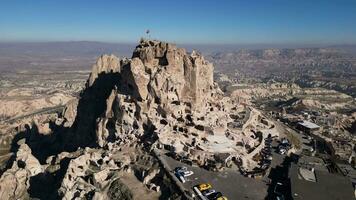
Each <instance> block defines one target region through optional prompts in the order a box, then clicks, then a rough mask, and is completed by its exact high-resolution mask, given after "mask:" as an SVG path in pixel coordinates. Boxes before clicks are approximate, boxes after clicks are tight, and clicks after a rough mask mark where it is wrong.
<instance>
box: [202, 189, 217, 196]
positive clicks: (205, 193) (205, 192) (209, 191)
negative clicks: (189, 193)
mask: <svg viewBox="0 0 356 200" xmlns="http://www.w3.org/2000/svg"><path fill="white" fill-rule="evenodd" d="M214 192H216V191H215V190H213V189H207V190H203V191H202V192H201V193H202V194H203V195H204V196H209V195H210V194H212V193H214Z"/></svg>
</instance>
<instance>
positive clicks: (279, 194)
mask: <svg viewBox="0 0 356 200" xmlns="http://www.w3.org/2000/svg"><path fill="white" fill-rule="evenodd" d="M283 191H284V185H283V184H282V183H281V182H277V183H276V185H275V186H274V190H273V192H274V194H275V195H276V199H277V200H284V199H285V198H284V194H283V193H284V192H283Z"/></svg>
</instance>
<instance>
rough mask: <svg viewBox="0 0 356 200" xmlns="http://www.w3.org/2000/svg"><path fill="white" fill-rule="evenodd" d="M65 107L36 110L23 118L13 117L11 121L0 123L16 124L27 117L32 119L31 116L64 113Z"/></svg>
mask: <svg viewBox="0 0 356 200" xmlns="http://www.w3.org/2000/svg"><path fill="white" fill-rule="evenodd" d="M65 107H66V106H65V105H60V106H54V107H49V108H43V109H40V110H36V111H34V112H32V113H29V114H26V115H21V116H18V117H13V118H10V119H7V120H4V121H0V123H13V122H15V121H17V120H21V119H24V118H27V117H31V116H34V115H39V114H45V113H53V112H58V111H63V109H64V108H65Z"/></svg>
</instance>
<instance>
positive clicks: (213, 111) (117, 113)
mask: <svg viewBox="0 0 356 200" xmlns="http://www.w3.org/2000/svg"><path fill="white" fill-rule="evenodd" d="M261 121H263V122H264V123H263V124H261ZM55 125H56V126H55ZM55 125H53V127H52V128H53V133H51V134H49V135H45V136H43V135H41V136H38V137H33V138H36V139H38V140H43V141H42V142H41V141H39V142H38V141H36V142H34V141H31V142H29V144H31V145H29V146H30V147H31V148H33V149H36V153H35V152H34V155H41V159H39V160H40V161H41V163H42V165H41V164H39V162H38V161H36V159H35V158H34V157H33V156H32V154H31V151H29V147H28V146H27V145H26V144H22V145H21V146H20V150H19V151H18V153H17V160H18V161H19V162H17V163H20V165H17V164H15V163H14V165H13V167H12V168H11V169H9V170H8V171H6V172H5V173H4V174H3V176H2V177H1V178H2V180H4V183H9V184H8V185H9V186H11V185H12V186H11V187H9V186H8V185H6V186H1V187H0V194H2V195H3V196H4V197H6V198H20V197H22V196H19V195H20V194H21V192H22V191H23V192H24V193H25V194H27V193H26V191H27V190H26V189H28V181H27V180H28V178H29V177H33V176H35V175H36V174H41V176H39V177H37V179H36V180H37V181H38V182H39V183H37V184H36V185H37V186H38V185H41V184H48V182H47V179H50V180H51V184H52V185H53V186H52V188H51V190H49V191H48V192H47V193H56V192H57V193H58V194H56V195H57V196H58V197H60V198H63V199H75V198H80V199H84V198H86V199H113V198H121V199H132V198H133V196H132V195H133V194H132V193H131V191H130V189H129V186H127V187H126V186H125V183H123V182H122V181H121V179H122V177H123V176H125V175H127V174H130V173H131V172H133V174H135V176H132V177H134V178H138V179H139V180H140V181H141V182H142V183H140V184H141V185H142V186H145V187H146V189H147V188H148V189H149V190H154V191H155V192H160V191H164V192H165V195H167V194H166V193H167V191H168V193H169V192H172V191H175V190H174V189H172V188H173V187H171V186H169V185H166V184H165V181H163V180H164V179H165V176H166V175H165V173H164V171H163V170H161V169H160V166H159V165H158V160H157V158H156V157H153V156H152V155H151V153H152V150H153V149H163V148H164V149H165V150H166V151H170V153H171V155H172V157H174V158H176V159H179V160H182V159H183V160H185V161H187V162H192V163H193V162H194V163H196V164H198V165H199V166H205V167H207V168H210V169H221V168H223V167H225V166H230V165H231V162H232V160H239V161H241V162H240V164H241V163H242V166H243V167H244V168H246V169H253V168H255V167H256V166H257V165H258V162H257V161H254V160H253V157H255V156H256V154H257V153H258V151H259V150H261V149H262V148H263V143H262V142H261V141H263V138H264V137H267V135H269V134H273V135H278V131H277V130H276V128H275V126H274V125H273V123H272V122H270V121H269V120H267V119H265V118H264V117H263V115H262V114H261V113H260V112H258V111H257V110H252V109H251V108H248V107H246V106H244V105H240V104H238V102H236V101H234V100H233V99H230V98H229V97H226V96H224V94H223V93H222V92H221V90H220V89H219V87H218V86H217V84H216V83H214V82H213V66H212V64H211V63H209V62H208V61H206V60H205V59H204V57H203V56H202V55H201V54H200V53H198V52H196V51H193V52H191V53H187V52H186V51H185V50H184V49H182V48H178V47H176V46H175V45H173V44H169V43H165V42H161V41H156V40H144V39H143V40H141V41H140V43H139V45H138V46H137V47H136V49H135V50H134V53H133V55H132V58H130V59H125V58H124V59H119V58H117V57H115V56H113V55H110V56H107V55H103V56H101V57H100V58H99V59H98V61H97V62H96V64H95V65H94V66H93V71H92V73H91V74H90V77H89V79H88V81H87V84H86V87H85V89H84V90H83V91H82V92H81V94H80V98H79V101H78V102H71V103H70V104H68V106H67V108H66V109H65V111H64V113H63V114H62V118H61V119H57V120H56V123H55ZM38 144H39V145H38ZM40 148H46V149H47V148H48V149H51V151H50V152H45V153H39V151H38V149H40ZM252 154H253V155H252ZM217 155H220V156H218V157H220V158H221V159H219V160H216V159H215V158H216V157H217ZM19 166H20V167H19ZM44 169H45V170H44ZM17 173H20V174H19V175H17ZM137 175H138V176H137ZM132 177H131V178H132ZM14 180H16V181H14ZM1 188H2V189H1ZM148 189H147V190H148ZM15 190H21V191H15ZM30 191H32V193H31V195H32V196H31V197H35V198H48V194H39V193H36V188H34V189H33V188H32V189H30ZM37 192H42V191H37ZM146 192H147V191H146ZM21 195H22V194H21ZM168 195H169V194H168ZM168 195H167V196H168ZM147 199H149V198H147Z"/></svg>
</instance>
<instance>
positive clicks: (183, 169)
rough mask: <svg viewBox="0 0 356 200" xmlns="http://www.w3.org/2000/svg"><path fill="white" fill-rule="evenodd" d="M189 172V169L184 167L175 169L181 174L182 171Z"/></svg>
mask: <svg viewBox="0 0 356 200" xmlns="http://www.w3.org/2000/svg"><path fill="white" fill-rule="evenodd" d="M187 170H188V168H187V167H184V166H182V167H176V168H175V169H174V171H175V172H181V171H187Z"/></svg>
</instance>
